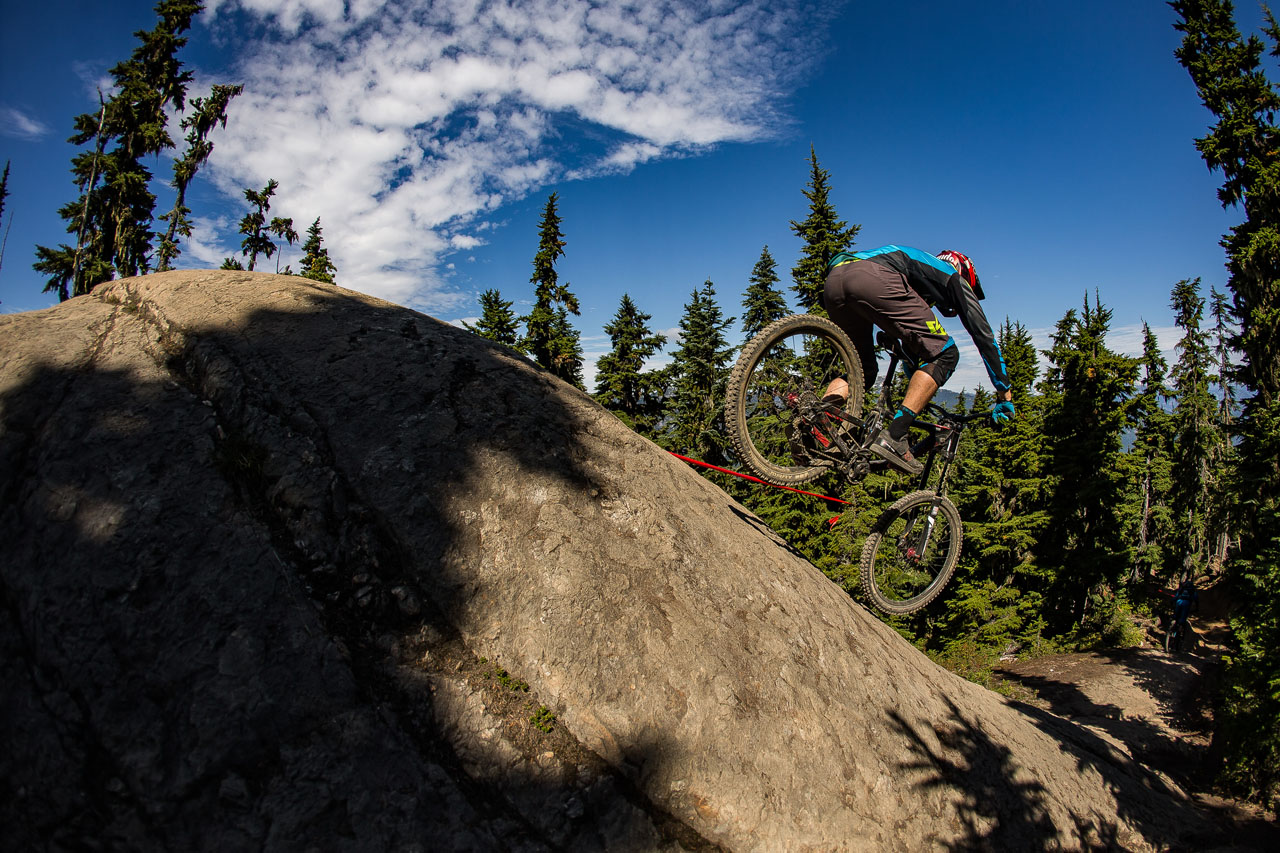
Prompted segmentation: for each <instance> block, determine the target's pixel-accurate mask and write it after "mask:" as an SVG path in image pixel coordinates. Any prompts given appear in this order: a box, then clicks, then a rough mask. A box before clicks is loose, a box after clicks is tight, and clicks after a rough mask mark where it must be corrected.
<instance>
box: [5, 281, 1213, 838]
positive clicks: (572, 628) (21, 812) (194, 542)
mask: <svg viewBox="0 0 1280 853" xmlns="http://www.w3.org/2000/svg"><path fill="white" fill-rule="evenodd" d="M0 407H2V408H0V472H2V474H3V476H2V478H0V487H2V488H3V492H2V493H0V498H2V504H0V508H2V510H3V518H2V526H0V567H2V569H0V571H2V572H3V578H2V581H3V603H4V614H3V618H2V619H0V661H2V663H0V666H2V670H0V679H2V680H3V684H4V700H3V706H2V709H0V715H2V716H0V848H2V849H5V850H31V849H50V850H64V849H66V850H87V849H94V850H115V849H118V850H183V851H187V850H217V851H233V850H262V849H266V850H322V851H336V850H419V851H436V850H544V849H551V850H597V849H607V850H659V849H661V850H676V849H716V848H723V849H726V850H735V851H753V850H756V851H786V850H796V851H799V850H877V851H879V850H922V849H930V848H935V849H947V848H950V849H975V848H991V849H1023V850H1025V849H1041V848H1049V849H1056V848H1064V849H1081V848H1106V847H1121V848H1124V849H1129V850H1141V849H1148V848H1159V847H1164V846H1166V845H1172V846H1174V847H1183V846H1195V847H1205V846H1210V845H1207V844H1206V843H1204V842H1205V841H1206V840H1207V838H1208V836H1206V835H1202V833H1207V832H1208V831H1209V830H1208V829H1207V828H1206V827H1205V826H1204V825H1203V824H1202V823H1200V822H1199V821H1198V820H1197V819H1196V818H1195V817H1193V816H1192V814H1193V813H1192V812H1191V811H1190V810H1189V809H1188V808H1187V806H1186V801H1185V800H1184V799H1183V798H1182V796H1181V794H1180V793H1179V792H1178V791H1177V790H1176V789H1175V788H1174V787H1172V786H1171V785H1170V784H1168V783H1167V782H1165V781H1163V780H1162V779H1161V778H1160V777H1158V776H1156V775H1155V774H1152V773H1150V772H1148V771H1146V770H1144V769H1143V768H1142V767H1140V766H1137V765H1136V764H1134V763H1133V762H1132V761H1131V760H1130V759H1128V758H1127V757H1126V756H1124V755H1123V754H1121V753H1119V752H1118V751H1116V750H1114V749H1113V748H1112V747H1111V746H1110V745H1109V744H1108V743H1107V742H1105V741H1103V740H1102V739H1100V738H1098V737H1097V736H1096V735H1092V734H1091V733H1090V732H1089V731H1088V730H1086V729H1083V728H1078V727H1075V726H1073V725H1071V724H1069V723H1065V722H1063V721H1061V720H1059V719H1058V718H1056V717H1053V716H1051V715H1049V714H1048V713H1042V714H1040V715H1038V716H1037V712H1035V711H1034V710H1029V709H1025V708H1024V709H1019V708H1016V707H1013V706H1010V705H1008V704H1006V703H1005V702H1004V701H1003V700H1002V699H1001V698H1000V697H999V696H997V695H995V694H992V693H989V692H987V691H985V690H983V689H982V688H980V687H977V686H975V685H972V684H969V683H967V682H965V681H963V680H961V679H959V678H957V677H955V676H953V675H951V674H949V673H947V672H946V671H944V670H942V669H940V668H939V667H937V666H935V665H934V664H933V663H931V662H930V661H929V660H928V659H927V658H926V657H925V656H924V655H922V654H921V653H919V652H918V651H916V650H915V649H914V648H912V647H911V646H910V645H909V644H908V643H906V642H904V641H903V640H902V639H901V638H900V637H898V636H897V635H896V634H895V633H894V632H893V631H892V630H890V629H889V628H887V627H885V626H884V625H883V624H881V623H880V622H879V621H878V620H876V619H875V618H874V617H873V616H872V615H871V614H869V613H867V612H866V611H864V610H863V609H862V608H861V607H860V606H859V605H858V604H856V603H855V602H854V601H852V600H851V599H850V598H849V597H848V596H847V595H845V594H844V593H843V592H842V591H841V590H840V589H839V588H838V587H837V586H836V585H834V584H833V583H831V582H830V581H829V580H827V579H826V578H825V577H823V575H822V574H821V573H820V572H818V571H817V570H816V569H815V568H813V567H812V566H811V565H809V564H808V563H806V562H804V561H803V560H802V559H800V558H799V557H797V556H795V554H793V553H792V552H791V551H789V550H788V549H787V548H786V547H785V545H784V544H783V543H781V542H780V541H778V540H777V538H776V537H775V536H773V535H772V534H771V533H770V532H769V531H768V530H767V529H766V528H765V527H764V526H763V525H762V524H761V523H760V522H759V521H758V520H757V519H756V518H754V517H753V516H752V515H751V514H750V513H748V512H747V511H746V510H744V509H743V508H742V507H741V506H739V505H738V504H736V503H734V501H732V500H730V499H729V498H728V497H726V496H725V495H724V494H723V493H722V492H720V491H719V490H718V489H716V488H715V487H714V486H712V485H710V484H709V483H707V482H705V481H704V480H703V479H701V478H700V477H699V476H698V475H697V474H696V473H694V472H693V471H691V470H689V469H688V468H687V467H686V466H685V465H684V464H683V463H681V462H679V461H678V460H676V459H674V458H672V457H670V456H669V455H668V454H666V453H664V452H663V451H662V450H660V449H659V448H658V447H656V446H655V445H653V444H651V443H649V442H648V441H646V440H644V439H641V438H639V437H637V436H636V435H634V434H633V433H631V432H630V431H629V430H628V429H627V428H626V427H624V426H623V425H622V424H621V423H620V422H619V421H617V420H616V419H615V418H614V417H613V416H612V415H610V414H609V413H607V412H605V411H604V410H603V409H601V408H599V407H598V406H596V405H595V404H594V403H593V402H592V401H591V400H589V399H588V398H587V397H586V396H585V395H583V394H581V393H579V392H577V391H574V390H573V389H571V388H569V387H568V386H566V385H564V384H562V383H560V382H559V381H557V380H554V379H552V378H550V377H549V376H547V375H546V374H544V373H542V372H540V371H539V370H537V369H536V368H534V367H531V366H530V365H529V364H528V363H526V362H525V361H524V360H523V359H521V358H520V357H518V356H514V355H512V354H511V353H509V352H506V351H504V350H503V349H502V348H500V347H497V346H492V345H489V344H487V343H486V342H484V341H482V340H481V339H479V338H478V337H476V336H474V335H472V334H470V333H468V332H465V331H462V330H459V329H456V328H453V327H451V326H448V325H446V324H443V323H440V322H438V321H436V320H433V319H431V318H429V317H426V316H424V315H422V314H418V313H415V312H413V311H410V310H407V309H405V308H401V307H398V306H395V305H391V304H388V303H385V302H381V301H379V300H376V299H372V298H369V297H365V296H362V295H359V294H357V293H354V292H351V291H347V290H343V289H341V288H336V287H332V286H328V285H321V284H316V283H314V282H309V281H307V280H304V279H300V278H294V277H285V276H273V275H263V274H254V273H239V272H171V273H164V274H159V275H153V276H147V277H143V278H137V279H127V280H123V281H117V282H112V283H109V284H107V285H103V286H100V287H99V288H98V289H97V290H95V291H94V293H93V294H92V295H90V296H85V297H79V298H76V299H73V300H70V301H69V302H66V303H64V304H62V305H59V306H58V307H56V308H52V309H49V310H45V311H38V312H32V313H28V314H20V315H9V316H4V317H0Z"/></svg>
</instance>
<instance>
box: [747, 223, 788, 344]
mask: <svg viewBox="0 0 1280 853" xmlns="http://www.w3.org/2000/svg"><path fill="white" fill-rule="evenodd" d="M777 284H778V265H777V263H776V262H775V261H774V260H773V255H771V254H769V247H768V246H765V247H764V249H762V250H761V252H760V260H758V261H756V265H755V268H754V269H752V270H751V278H750V279H749V282H748V284H747V290H746V293H744V294H743V296H742V332H743V334H744V335H745V338H744V339H745V340H748V341H749V340H751V339H752V338H754V337H755V336H756V335H758V334H759V333H760V330H761V329H763V328H764V327H765V326H767V325H769V324H770V323H772V322H773V321H774V320H777V319H780V318H782V317H785V316H787V298H786V296H785V295H784V294H783V293H782V291H781V290H778V288H777V287H776V285H777Z"/></svg>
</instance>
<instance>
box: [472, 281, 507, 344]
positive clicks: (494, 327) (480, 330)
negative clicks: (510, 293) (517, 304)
mask: <svg viewBox="0 0 1280 853" xmlns="http://www.w3.org/2000/svg"><path fill="white" fill-rule="evenodd" d="M511 305H512V303H511V302H508V301H507V300H505V299H503V298H502V294H501V293H499V292H498V291H497V290H493V289H490V290H486V291H485V292H484V293H481V294H480V319H479V321H478V322H477V323H476V324H475V325H474V326H471V325H468V324H466V323H463V324H462V325H463V326H464V327H465V328H466V329H467V331H470V332H475V333H476V334H477V335H479V336H480V337H482V338H484V339H486V340H490V341H493V342H495V343H499V344H504V345H505V346H509V347H511V348H512V349H518V347H519V343H520V335H519V329H518V323H519V320H518V319H517V318H516V315H515V312H513V311H512V310H511Z"/></svg>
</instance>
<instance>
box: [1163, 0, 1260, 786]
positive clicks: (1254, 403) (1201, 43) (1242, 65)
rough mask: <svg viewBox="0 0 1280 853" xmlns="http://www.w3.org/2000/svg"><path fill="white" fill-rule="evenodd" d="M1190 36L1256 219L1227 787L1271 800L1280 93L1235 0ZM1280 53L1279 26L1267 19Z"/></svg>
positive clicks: (1247, 298)
mask: <svg viewBox="0 0 1280 853" xmlns="http://www.w3.org/2000/svg"><path fill="white" fill-rule="evenodd" d="M1170 5H1171V6H1172V7H1173V9H1174V10H1175V11H1176V12H1177V13H1178V14H1179V16H1180V17H1181V18H1182V21H1181V22H1180V23H1178V24H1176V25H1175V26H1176V28H1177V29H1178V30H1180V31H1181V32H1182V33H1183V40H1182V45H1181V46H1180V47H1179V49H1178V50H1177V57H1178V60H1179V61H1180V62H1181V63H1182V65H1183V67H1184V68H1186V69H1187V71H1188V72H1189V73H1190V75H1191V79H1192V81H1193V82H1194V83H1195V86H1196V89H1197V90H1198V91H1199V93H1200V97H1201V100H1202V101H1203V103H1204V105H1205V106H1206V107H1207V108H1208V109H1209V111H1210V112H1211V113H1213V114H1214V115H1215V116H1216V117H1217V118H1218V122H1217V124H1215V125H1214V126H1213V127H1212V128H1210V130H1209V133H1208V134H1206V135H1205V136H1204V137H1202V138H1201V139H1198V140H1196V148H1197V149H1198V150H1199V151H1200V154H1201V156H1203V158H1204V160H1205V163H1206V164H1208V166H1209V168H1210V169H1213V170H1216V171H1220V172H1221V173H1222V176H1223V184H1222V187H1221V189H1220V190H1219V191H1218V198H1219V200H1220V201H1221V202H1222V204H1223V206H1224V207H1231V206H1233V205H1240V206H1241V207H1242V208H1243V211H1244V214H1245V220H1244V222H1242V223H1241V224H1240V225H1238V226H1236V227H1234V228H1232V229H1231V231H1230V233H1229V234H1228V235H1227V236H1226V238H1225V239H1224V241H1223V246H1224V247H1225V248H1226V250H1227V270H1228V274H1229V279H1228V281H1227V286H1228V288H1229V289H1230V290H1231V292H1232V294H1233V300H1232V308H1233V314H1234V316H1235V318H1236V320H1237V321H1238V322H1239V324H1240V330H1239V333H1238V335H1236V336H1235V338H1234V340H1233V343H1234V345H1235V346H1237V347H1238V348H1239V350H1240V352H1241V354H1242V364H1241V367H1240V370H1239V371H1238V372H1237V373H1236V374H1235V376H1234V378H1235V379H1236V380H1237V381H1238V382H1240V383H1241V384H1243V385H1244V386H1246V388H1247V389H1248V390H1249V392H1251V393H1250V395H1249V396H1248V397H1247V398H1246V399H1245V401H1244V407H1243V411H1242V412H1241V414H1240V419H1239V421H1238V423H1237V429H1238V434H1239V436H1240V441H1239V443H1238V445H1237V447H1236V452H1237V453H1238V458H1239V465H1238V467H1237V469H1236V475H1235V482H1236V483H1237V486H1236V492H1237V499H1238V502H1239V508H1238V510H1237V512H1238V513H1239V515H1240V517H1242V518H1248V519H1249V523H1248V524H1244V525H1241V529H1240V533H1241V536H1240V539H1241V542H1240V547H1239V549H1238V551H1237V553H1236V555H1235V557H1234V559H1232V560H1231V562H1230V563H1229V564H1228V568H1229V571H1230V573H1231V577H1232V578H1233V579H1234V580H1235V582H1236V584H1237V585H1238V587H1239V589H1240V592H1241V594H1242V602H1243V603H1244V607H1243V608H1242V610H1241V611H1240V612H1239V615H1238V616H1237V617H1236V618H1235V619H1234V620H1233V627H1234V628H1235V631H1236V640H1237V642H1238V643H1239V646H1240V649H1239V653H1238V654H1236V655H1233V656H1232V657H1231V658H1230V659H1229V660H1228V663H1227V669H1226V673H1225V678H1224V681H1225V686H1224V695H1225V701H1224V704H1223V709H1222V710H1223V713H1222V715H1221V717H1222V726H1221V729H1220V734H1221V736H1222V737H1221V740H1222V744H1223V755H1224V759H1225V761H1224V772H1223V778H1224V780H1225V781H1227V782H1228V783H1229V784H1230V785H1231V786H1232V787H1233V788H1234V789H1235V790H1237V791H1243V792H1246V793H1249V794H1254V795H1258V796H1260V797H1263V798H1264V799H1269V798H1271V797H1274V796H1276V795H1277V793H1278V792H1280V655H1277V654H1276V649H1277V648H1280V128H1278V127H1277V125H1276V121H1275V118H1276V114H1277V112H1278V111H1280V93H1277V91H1276V88H1275V86H1274V85H1273V84H1272V82H1271V81H1270V80H1269V79H1268V78H1267V76H1266V74H1265V73H1264V71H1263V70H1262V68H1261V64H1260V58H1261V56H1262V52H1263V50H1264V44H1263V42H1262V40H1261V39H1260V38H1258V37H1257V36H1252V35H1251V36H1249V37H1248V38H1243V37H1242V36H1241V34H1240V31H1239V29H1238V28H1237V27H1236V23H1235V20H1234V11H1233V8H1232V5H1231V3H1230V2H1227V0H1174V2H1172V3H1170ZM1266 19H1267V27H1266V29H1265V32H1266V35H1267V36H1268V39H1269V40H1270V42H1271V46H1272V50H1271V53H1272V54H1273V55H1276V54H1277V52H1278V51H1280V26H1278V25H1277V23H1276V20H1275V18H1274V17H1273V16H1272V15H1271V12H1270V11H1269V10H1268V11H1267V12H1266Z"/></svg>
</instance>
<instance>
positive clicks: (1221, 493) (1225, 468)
mask: <svg viewBox="0 0 1280 853" xmlns="http://www.w3.org/2000/svg"><path fill="white" fill-rule="evenodd" d="M1209 311H1210V315H1211V316H1212V317H1213V332H1212V340H1213V343H1212V347H1213V360H1214V364H1215V370H1214V375H1213V377H1212V381H1213V384H1214V385H1216V386H1217V388H1218V417H1217V430H1218V435H1219V440H1218V441H1217V442H1216V443H1215V445H1214V457H1213V459H1212V460H1211V463H1210V464H1211V465H1212V467H1213V469H1214V470H1215V471H1218V472H1220V474H1221V476H1222V478H1223V479H1222V483H1221V488H1219V489H1218V494H1217V501H1216V502H1215V504H1214V506H1213V507H1212V508H1211V511H1210V513H1209V516H1210V522H1211V525H1210V526H1211V527H1212V528H1213V529H1214V530H1215V531H1217V538H1216V540H1215V542H1214V543H1213V546H1212V553H1211V554H1210V563H1211V569H1213V570H1217V569H1220V568H1221V567H1222V565H1223V564H1224V563H1225V561H1226V559H1227V550H1228V547H1227V546H1228V543H1229V542H1230V540H1231V531H1232V526H1233V525H1234V524H1235V507H1234V503H1235V498H1234V495H1235V493H1236V492H1237V491H1238V488H1237V486H1238V484H1237V483H1236V482H1235V478H1234V472H1235V471H1236V468H1237V466H1238V464H1239V459H1238V458H1237V454H1236V448H1235V444H1234V443H1233V441H1232V434H1233V432H1234V424H1235V418H1236V411H1237V406H1236V391H1235V382H1234V381H1233V376H1234V374H1235V366H1234V365H1233V364H1232V363H1231V354H1232V349H1231V339H1232V337H1233V336H1234V334H1235V330H1234V328H1233V326H1232V323H1231V305H1230V303H1228V301H1227V296H1226V294H1225V293H1223V292H1221V291H1220V290H1218V289H1217V288H1216V287H1215V288H1213V289H1211V290H1210V295H1209Z"/></svg>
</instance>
